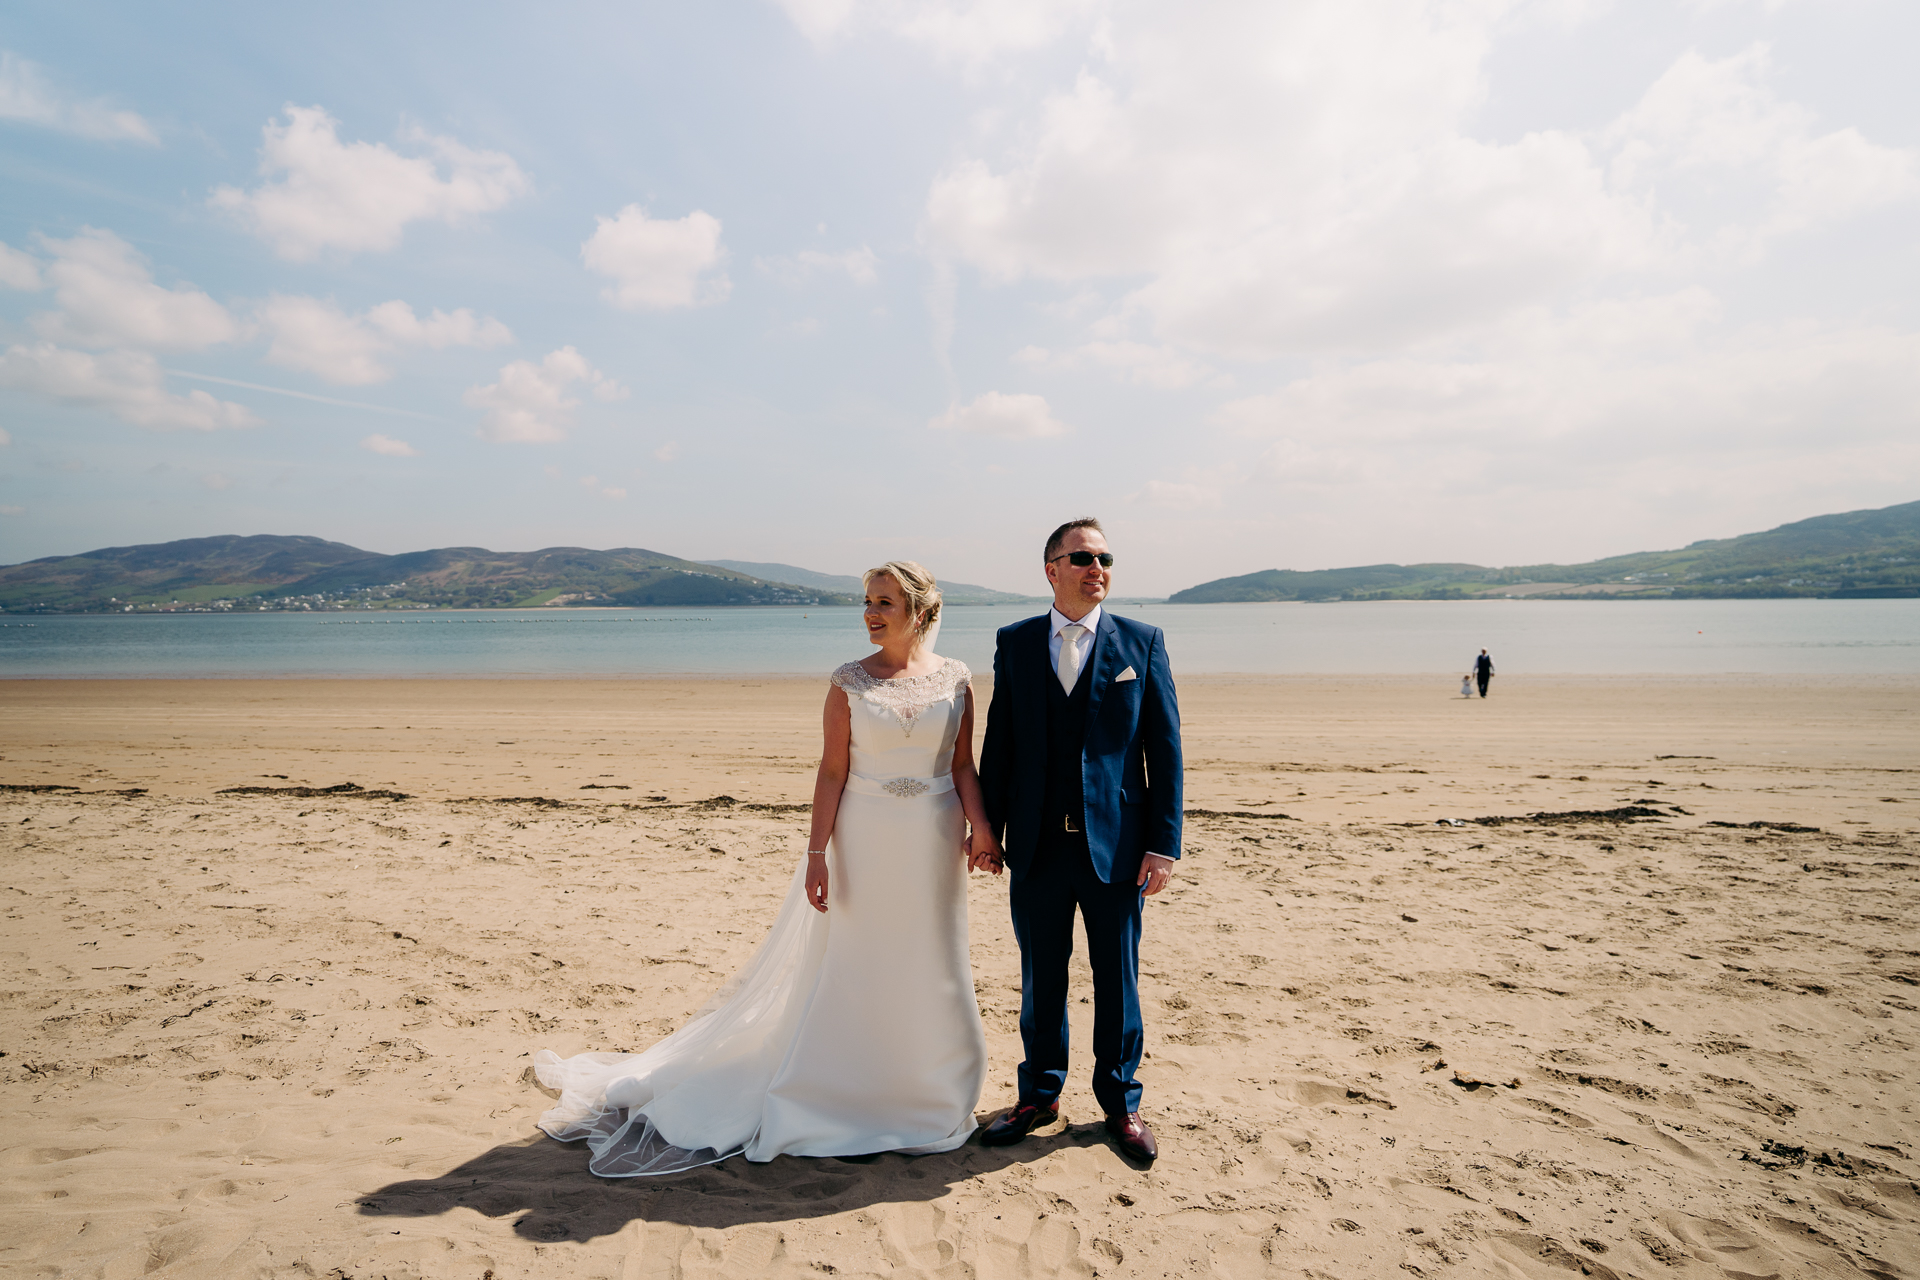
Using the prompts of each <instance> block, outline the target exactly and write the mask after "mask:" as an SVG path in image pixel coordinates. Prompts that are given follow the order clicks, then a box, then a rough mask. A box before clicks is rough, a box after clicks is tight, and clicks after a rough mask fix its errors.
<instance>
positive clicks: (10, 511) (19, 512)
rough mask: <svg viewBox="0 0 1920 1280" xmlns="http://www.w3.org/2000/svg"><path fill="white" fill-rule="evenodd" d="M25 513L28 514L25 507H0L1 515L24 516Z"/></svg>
mask: <svg viewBox="0 0 1920 1280" xmlns="http://www.w3.org/2000/svg"><path fill="white" fill-rule="evenodd" d="M25 514H27V509H26V508H25V507H0V516H23V515H25Z"/></svg>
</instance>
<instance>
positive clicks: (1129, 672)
mask: <svg viewBox="0 0 1920 1280" xmlns="http://www.w3.org/2000/svg"><path fill="white" fill-rule="evenodd" d="M1139 678H1140V677H1139V676H1138V675H1136V674H1135V673H1134V670H1133V668H1132V667H1128V668H1127V669H1126V670H1125V671H1122V672H1121V673H1120V674H1119V675H1117V676H1115V677H1114V678H1113V682H1114V683H1115V684H1119V683H1120V682H1121V681H1122V680H1138V679H1139Z"/></svg>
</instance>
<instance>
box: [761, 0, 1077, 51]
mask: <svg viewBox="0 0 1920 1280" xmlns="http://www.w3.org/2000/svg"><path fill="white" fill-rule="evenodd" d="M777 3H778V4H779V5H780V7H781V8H782V9H784V10H785V11H786V14H787V17H788V18H789V19H791V20H792V22H793V25H794V26H796V27H798V28H800V30H801V32H802V33H803V34H804V35H806V37H807V38H808V39H809V40H812V41H813V42H814V43H815V44H820V45H824V44H828V43H831V42H832V41H834V40H835V39H837V38H840V37H843V36H845V35H849V34H853V33H855V32H860V31H867V30H873V31H882V32H886V33H889V34H892V35H895V36H898V37H900V38H902V39H905V40H909V41H911V42H913V43H915V44H920V45H923V46H925V47H926V48H928V49H930V50H932V51H933V52H934V53H935V54H936V55H939V56H941V57H943V58H946V59H950V60H956V61H962V62H968V63H978V62H981V61H984V60H985V59H987V58H990V57H993V56H995V55H998V54H1005V53H1019V52H1025V51H1028V50H1032V49H1038V48H1041V47H1043V46H1045V45H1047V44H1050V43H1052V42H1053V41H1054V40H1055V39H1057V38H1059V36H1060V34H1061V33H1062V32H1063V31H1065V30H1066V29H1067V28H1068V27H1069V26H1071V25H1072V24H1073V23H1074V22H1076V21H1078V20H1081V19H1083V18H1085V17H1086V16H1087V15H1089V14H1091V13H1093V12H1094V11H1095V9H1097V8H1098V7H1099V6H1098V4H1097V0H962V2H961V3H951V2H943V0H931V2H929V0H777Z"/></svg>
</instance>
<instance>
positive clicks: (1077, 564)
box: [1047, 551, 1113, 569]
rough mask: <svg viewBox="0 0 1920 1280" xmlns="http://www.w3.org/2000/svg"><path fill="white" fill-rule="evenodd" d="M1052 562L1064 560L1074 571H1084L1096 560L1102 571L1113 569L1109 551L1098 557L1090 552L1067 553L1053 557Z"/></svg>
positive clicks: (1050, 562)
mask: <svg viewBox="0 0 1920 1280" xmlns="http://www.w3.org/2000/svg"><path fill="white" fill-rule="evenodd" d="M1053 560H1065V561H1066V562H1067V563H1068V564H1070V565H1072V566H1073V567H1074V568H1076V569H1084V568H1086V567H1087V566H1088V565H1090V564H1092V563H1093V562H1094V561H1095V560H1098V561H1099V562H1100V567H1101V568H1102V569H1111V568H1113V552H1111V551H1102V552H1100V553H1099V554H1098V555H1095V554H1094V553H1093V552H1091V551H1068V552H1066V553H1065V554H1062V555H1057V556H1055V557H1054V558H1053ZM1053 560H1049V561H1047V563H1048V564H1052V563H1053Z"/></svg>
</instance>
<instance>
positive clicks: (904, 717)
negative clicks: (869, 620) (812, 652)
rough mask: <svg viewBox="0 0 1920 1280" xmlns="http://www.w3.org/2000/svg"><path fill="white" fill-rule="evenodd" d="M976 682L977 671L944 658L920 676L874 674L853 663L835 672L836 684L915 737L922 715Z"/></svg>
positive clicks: (957, 660)
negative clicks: (887, 714)
mask: <svg viewBox="0 0 1920 1280" xmlns="http://www.w3.org/2000/svg"><path fill="white" fill-rule="evenodd" d="M972 679H973V672H972V671H970V670H969V669H968V668H967V664H966V663H964V662H962V661H960V660H959V659H958V658H944V659H942V660H941V663H940V665H939V666H938V667H935V668H934V669H933V670H932V671H928V672H925V673H923V674H921V675H917V676H890V677H887V678H884V679H883V678H882V677H880V676H876V675H874V674H873V673H872V672H870V671H868V670H867V669H866V668H865V667H863V666H861V665H860V664H859V663H858V662H849V663H847V664H845V665H844V666H842V667H840V668H839V669H837V670H836V671H835V672H834V673H833V683H835V684H837V685H839V686H840V687H841V688H842V689H844V690H846V691H847V692H848V693H850V694H852V695H854V696H855V697H859V698H864V699H866V700H867V701H868V702H871V703H873V704H875V705H876V706H881V707H885V708H886V709H887V710H889V711H891V712H893V714H894V717H895V718H896V719H898V720H899V721H900V725H901V727H902V728H904V729H905V730H906V731H907V736H908V737H912V736H913V726H914V725H915V724H916V723H917V722H918V721H919V719H920V713H921V712H923V711H925V710H926V709H927V708H928V707H930V706H932V705H933V704H934V703H936V702H944V701H946V700H947V699H948V698H951V697H952V696H953V695H954V694H955V692H957V691H958V690H959V689H961V688H962V687H964V686H965V685H966V684H967V682H968V681H970V680H972Z"/></svg>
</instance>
